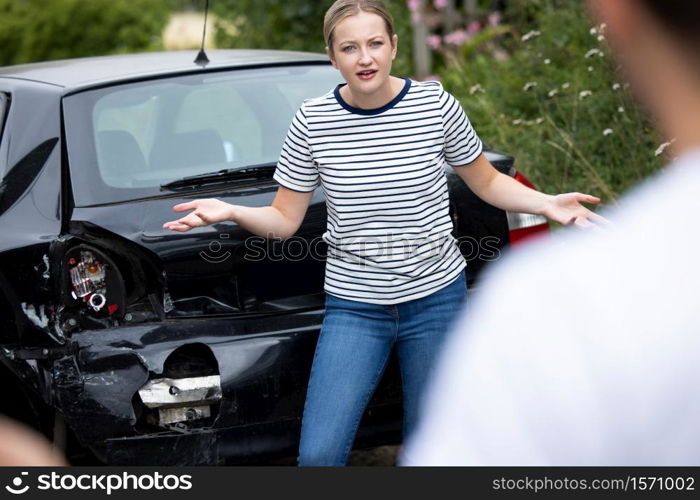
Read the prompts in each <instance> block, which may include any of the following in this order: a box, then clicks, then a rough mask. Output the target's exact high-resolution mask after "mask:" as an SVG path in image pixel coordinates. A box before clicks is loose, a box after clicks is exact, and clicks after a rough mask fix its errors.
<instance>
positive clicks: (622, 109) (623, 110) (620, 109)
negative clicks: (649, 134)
mask: <svg viewBox="0 0 700 500" xmlns="http://www.w3.org/2000/svg"><path fill="white" fill-rule="evenodd" d="M617 112H618V113H624V112H625V108H623V107H622V106H620V107H619V108H617Z"/></svg>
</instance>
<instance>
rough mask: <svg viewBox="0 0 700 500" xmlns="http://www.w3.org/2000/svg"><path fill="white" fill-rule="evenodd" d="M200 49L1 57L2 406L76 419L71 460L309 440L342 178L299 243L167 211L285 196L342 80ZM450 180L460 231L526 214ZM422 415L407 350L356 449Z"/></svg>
mask: <svg viewBox="0 0 700 500" xmlns="http://www.w3.org/2000/svg"><path fill="white" fill-rule="evenodd" d="M190 56H192V54H191V53H189V52H187V53H178V52H174V53H161V54H139V55H129V56H110V57H105V58H85V59H80V60H74V61H61V62H53V63H40V64H31V65H24V66H17V67H6V68H0V131H1V135H0V234H2V237H1V239H0V381H1V382H2V384H3V386H4V387H7V388H8V390H9V391H10V394H11V398H9V399H8V401H9V400H11V401H12V404H8V403H0V412H4V413H8V414H10V415H11V416H16V417H17V418H22V419H23V420H25V421H27V422H28V423H31V424H32V425H34V426H35V427H37V428H38V429H39V430H41V431H42V432H44V433H46V434H47V435H48V436H49V437H52V436H53V437H54V438H55V439H57V438H56V436H57V435H58V434H60V433H61V428H60V426H64V427H65V429H64V430H65V431H67V432H68V433H69V434H70V436H71V439H70V440H69V441H68V449H67V450H66V451H67V453H68V454H69V458H70V457H71V456H72V455H71V453H72V451H73V450H72V448H75V449H76V450H77V449H79V448H82V449H89V450H90V452H91V453H92V454H93V455H94V457H95V458H97V459H98V460H99V461H101V462H103V463H109V464H124V465H127V464H131V465H136V464H143V465H149V464H151V465H155V464H163V465H188V464H196V465H205V464H209V465H214V464H226V463H242V462H250V461H256V460H257V461H259V460H262V459H264V458H266V457H271V456H281V455H293V454H294V453H295V452H296V447H297V444H298V435H299V430H300V422H301V414H302V410H303V404H304V398H305V393H306V385H307V383H308V377H309V372H310V368H311V361H312V359H313V353H314V348H315V345H316V341H317V338H318V333H319V330H320V326H321V322H322V319H323V307H324V297H325V296H324V293H323V276H324V264H325V262H324V260H325V253H326V250H327V247H326V245H325V243H324V241H323V239H322V235H323V233H324V231H325V228H326V207H325V201H324V197H323V192H322V190H317V191H316V192H315V193H314V195H313V198H312V200H311V203H310V206H309V209H308V211H307V214H306V216H305V219H304V222H303V224H302V226H301V228H300V229H299V231H298V232H297V234H296V235H295V236H294V237H292V238H290V239H287V240H284V241H280V240H275V239H266V238H259V237H255V236H253V235H251V234H250V233H248V232H247V231H245V230H243V229H242V228H240V227H239V226H237V225H236V224H233V223H227V224H216V225H213V226H209V227H204V228H198V229H196V230H193V231H190V232H187V233H175V232H172V231H167V230H165V229H163V228H162V225H163V223H164V222H165V221H167V220H170V219H172V218H173V211H172V207H173V206H174V205H176V204H178V203H183V202H186V201H189V200H191V199H193V198H202V197H216V198H219V199H222V200H224V201H227V202H229V203H233V204H240V205H246V206H266V205H269V204H270V203H271V202H272V200H273V198H274V196H275V193H276V191H277V184H276V182H275V181H274V180H273V179H272V173H273V171H274V164H275V162H276V159H277V156H278V155H279V152H280V148H281V145H282V142H283V139H284V136H285V134H286V132H287V128H288V126H289V123H290V122H291V119H292V116H293V114H294V112H295V111H296V109H297V108H298V106H299V105H300V104H301V102H302V101H303V99H305V98H309V97H314V96H317V95H321V94H324V93H325V92H327V91H328V90H330V89H331V88H333V87H334V86H335V85H336V84H337V83H340V76H339V75H338V73H337V72H336V71H335V70H333V69H332V67H331V66H330V65H329V64H328V61H327V58H326V57H325V56H322V55H318V54H305V53H293V52H276V51H243V50H238V51H237V50H231V51H212V52H211V53H210V58H211V61H212V63H211V64H210V65H208V66H207V68H206V69H203V68H200V67H197V66H195V65H194V64H192V63H191V59H193V57H190ZM489 154H490V155H491V157H490V158H491V160H492V162H493V163H494V164H495V165H496V166H497V167H498V168H499V169H501V170H502V171H506V170H507V169H509V168H511V166H512V158H510V157H507V156H504V155H497V154H495V153H489ZM448 179H449V185H450V192H451V203H452V211H453V218H454V221H455V228H456V231H457V234H465V235H470V236H473V237H474V238H479V237H482V236H484V235H490V237H493V238H495V239H496V240H497V241H498V248H500V247H503V246H504V245H505V244H507V242H508V232H507V230H508V227H507V221H506V215H505V213H504V212H502V211H499V210H495V209H492V208H489V207H487V206H486V205H485V204H483V203H482V202H480V201H479V200H477V199H476V198H475V197H474V195H473V194H472V193H471V192H470V191H469V190H468V189H467V188H466V186H464V184H463V183H462V182H461V181H459V182H457V181H458V179H457V177H456V175H455V174H454V173H452V172H450V173H449V175H448ZM467 210H468V211H479V213H480V214H482V215H483V217H481V216H479V217H476V218H478V219H479V222H478V224H479V226H478V227H475V226H472V225H470V224H471V222H470V221H469V219H471V218H466V217H464V218H461V219H458V217H457V215H456V213H460V214H464V213H466V211H467ZM480 265H481V264H480V263H479V262H478V261H475V263H474V265H473V266H471V268H473V269H478V268H479V266H480ZM474 276H475V275H474V274H472V275H471V276H470V282H473V278H474ZM401 413H402V408H401V381H400V375H399V371H398V367H397V363H396V360H395V357H392V359H391V361H390V365H389V367H388V368H387V370H386V374H385V376H384V378H383V380H382V382H381V384H380V386H379V387H378V389H377V391H376V392H375V394H374V396H373V398H372V400H371V402H370V404H369V406H368V409H367V411H366V413H365V415H364V417H363V420H362V423H361V427H360V430H359V433H358V438H357V440H356V445H357V446H368V445H378V444H387V443H396V442H399V441H400V437H401ZM166 449H167V450H168V452H167V453H165V452H163V451H162V450H166Z"/></svg>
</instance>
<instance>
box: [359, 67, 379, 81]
mask: <svg viewBox="0 0 700 500" xmlns="http://www.w3.org/2000/svg"><path fill="white" fill-rule="evenodd" d="M376 74H377V70H376V69H368V70H365V71H359V72H358V73H357V76H358V77H359V78H360V80H370V79H371V78H372V77H374V75H376Z"/></svg>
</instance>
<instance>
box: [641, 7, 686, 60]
mask: <svg viewBox="0 0 700 500" xmlns="http://www.w3.org/2000/svg"><path fill="white" fill-rule="evenodd" d="M641 3H642V4H644V6H646V7H647V8H648V10H649V12H651V13H652V14H653V15H654V17H656V19H657V20H658V21H660V22H661V24H662V25H663V26H664V27H665V28H666V29H667V30H668V31H669V33H671V34H673V35H674V36H675V37H676V38H677V39H678V40H679V41H682V42H684V43H686V44H689V45H691V46H693V50H694V51H696V50H697V49H698V48H700V2H699V1H697V0H641ZM695 53H696V54H697V52H695ZM698 59H699V62H700V58H698Z"/></svg>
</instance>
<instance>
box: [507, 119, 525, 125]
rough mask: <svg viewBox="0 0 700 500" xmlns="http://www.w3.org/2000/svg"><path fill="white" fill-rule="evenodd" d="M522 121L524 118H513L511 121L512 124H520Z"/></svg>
mask: <svg viewBox="0 0 700 500" xmlns="http://www.w3.org/2000/svg"><path fill="white" fill-rule="evenodd" d="M522 122H523V121H522V119H520V118H518V119H517V120H513V121H512V122H510V123H511V125H520V124H521V123H522Z"/></svg>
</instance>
